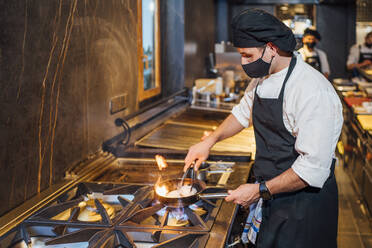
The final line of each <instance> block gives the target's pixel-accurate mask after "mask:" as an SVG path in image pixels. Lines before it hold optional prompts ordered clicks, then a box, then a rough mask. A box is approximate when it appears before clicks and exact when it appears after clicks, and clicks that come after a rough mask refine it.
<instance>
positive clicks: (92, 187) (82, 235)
mask: <svg viewBox="0 0 372 248" xmlns="http://www.w3.org/2000/svg"><path fill="white" fill-rule="evenodd" d="M221 190H222V189H221V188H217V187H216V188H208V191H209V193H211V192H219V191H221ZM88 196H90V198H91V199H88V198H87V197H88ZM84 204H85V206H84ZM88 205H89V206H88ZM220 205H221V200H217V199H211V200H200V201H199V202H197V203H196V204H193V205H190V206H188V207H185V208H183V209H172V208H169V207H166V206H164V205H163V204H161V203H159V202H157V201H156V200H155V199H154V190H153V187H152V186H149V185H143V184H124V185H123V184H121V185H117V184H100V183H81V184H79V185H78V186H77V187H76V188H74V189H72V190H70V191H68V192H66V193H65V195H63V197H60V198H59V199H58V200H57V202H55V203H54V204H52V205H50V206H49V207H46V208H44V209H42V210H41V211H39V212H38V213H36V214H35V215H33V216H32V217H30V218H29V219H27V220H26V221H24V222H23V224H22V225H20V226H18V231H17V233H16V235H15V236H14V238H13V242H12V243H13V244H16V243H20V242H21V241H24V242H25V243H26V244H31V238H30V237H40V236H44V237H49V239H46V240H45V245H48V246H49V245H50V246H51V247H57V246H56V245H61V244H71V247H73V243H80V242H83V243H85V244H87V246H88V247H97V248H98V247H100V248H101V247H203V246H204V245H205V243H206V242H207V240H208V237H209V231H210V229H211V227H212V224H213V222H214V219H215V217H216V215H217V212H218V210H219V207H220ZM85 210H88V211H90V212H89V214H91V215H92V216H94V218H92V219H89V218H88V219H81V218H79V216H81V214H82V213H83V211H85ZM98 216H99V218H98ZM42 229H43V230H44V231H40V230H42ZM45 230H48V231H45ZM50 237H51V238H50ZM11 247H15V246H14V245H13V246H11ZM31 247H32V246H31Z"/></svg>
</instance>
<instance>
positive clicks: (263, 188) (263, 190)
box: [260, 183, 271, 200]
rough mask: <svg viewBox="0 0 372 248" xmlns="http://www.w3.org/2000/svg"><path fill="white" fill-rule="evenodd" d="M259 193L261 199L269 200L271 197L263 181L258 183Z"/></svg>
mask: <svg viewBox="0 0 372 248" xmlns="http://www.w3.org/2000/svg"><path fill="white" fill-rule="evenodd" d="M260 195H261V197H262V199H264V200H270V199H271V194H270V192H269V190H268V189H267V187H266V184H265V183H260Z"/></svg>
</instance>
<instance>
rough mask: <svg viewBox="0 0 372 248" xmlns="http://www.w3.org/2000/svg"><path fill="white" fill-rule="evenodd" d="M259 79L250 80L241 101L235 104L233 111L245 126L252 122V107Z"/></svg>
mask: <svg viewBox="0 0 372 248" xmlns="http://www.w3.org/2000/svg"><path fill="white" fill-rule="evenodd" d="M257 80H258V79H253V80H252V81H251V82H250V84H249V85H248V87H247V89H246V90H245V93H244V96H243V97H242V99H241V100H240V103H239V104H238V105H236V106H234V108H233V109H232V111H231V113H232V114H233V115H234V116H235V118H236V119H237V120H238V121H239V123H240V124H241V125H242V126H243V127H249V126H250V125H251V124H252V121H251V120H252V107H253V99H254V92H255V89H256V85H257Z"/></svg>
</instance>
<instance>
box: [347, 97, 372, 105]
mask: <svg viewBox="0 0 372 248" xmlns="http://www.w3.org/2000/svg"><path fill="white" fill-rule="evenodd" d="M344 100H345V102H346V104H347V105H348V106H349V107H352V106H353V105H362V103H363V102H370V101H371V99H370V98H368V97H344Z"/></svg>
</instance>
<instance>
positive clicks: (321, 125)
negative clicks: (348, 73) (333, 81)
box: [292, 88, 343, 188]
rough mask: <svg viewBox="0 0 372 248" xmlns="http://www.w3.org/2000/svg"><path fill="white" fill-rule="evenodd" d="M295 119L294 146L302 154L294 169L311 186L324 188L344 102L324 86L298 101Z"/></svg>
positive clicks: (341, 120)
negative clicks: (295, 136) (295, 135)
mask: <svg viewBox="0 0 372 248" xmlns="http://www.w3.org/2000/svg"><path fill="white" fill-rule="evenodd" d="M295 122H296V123H297V124H296V126H297V128H296V129H297V138H296V143H295V149H296V151H297V152H298V153H299V156H298V157H297V159H296V161H295V162H294V163H293V165H292V169H293V170H294V172H295V173H296V174H297V175H298V176H299V177H300V178H302V179H303V180H304V181H305V182H307V183H308V184H309V185H310V186H313V187H317V188H321V187H323V184H324V183H325V181H326V180H327V178H328V176H329V174H330V166H331V164H332V159H333V157H334V151H335V148H336V144H337V141H338V138H339V136H340V133H341V128H342V123H343V118H342V105H341V103H340V100H339V98H338V97H337V95H336V93H335V92H334V91H332V90H331V89H330V88H329V89H323V90H322V91H321V92H319V93H316V94H313V95H310V96H308V97H307V99H306V100H305V101H299V106H297V108H296V118H295Z"/></svg>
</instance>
